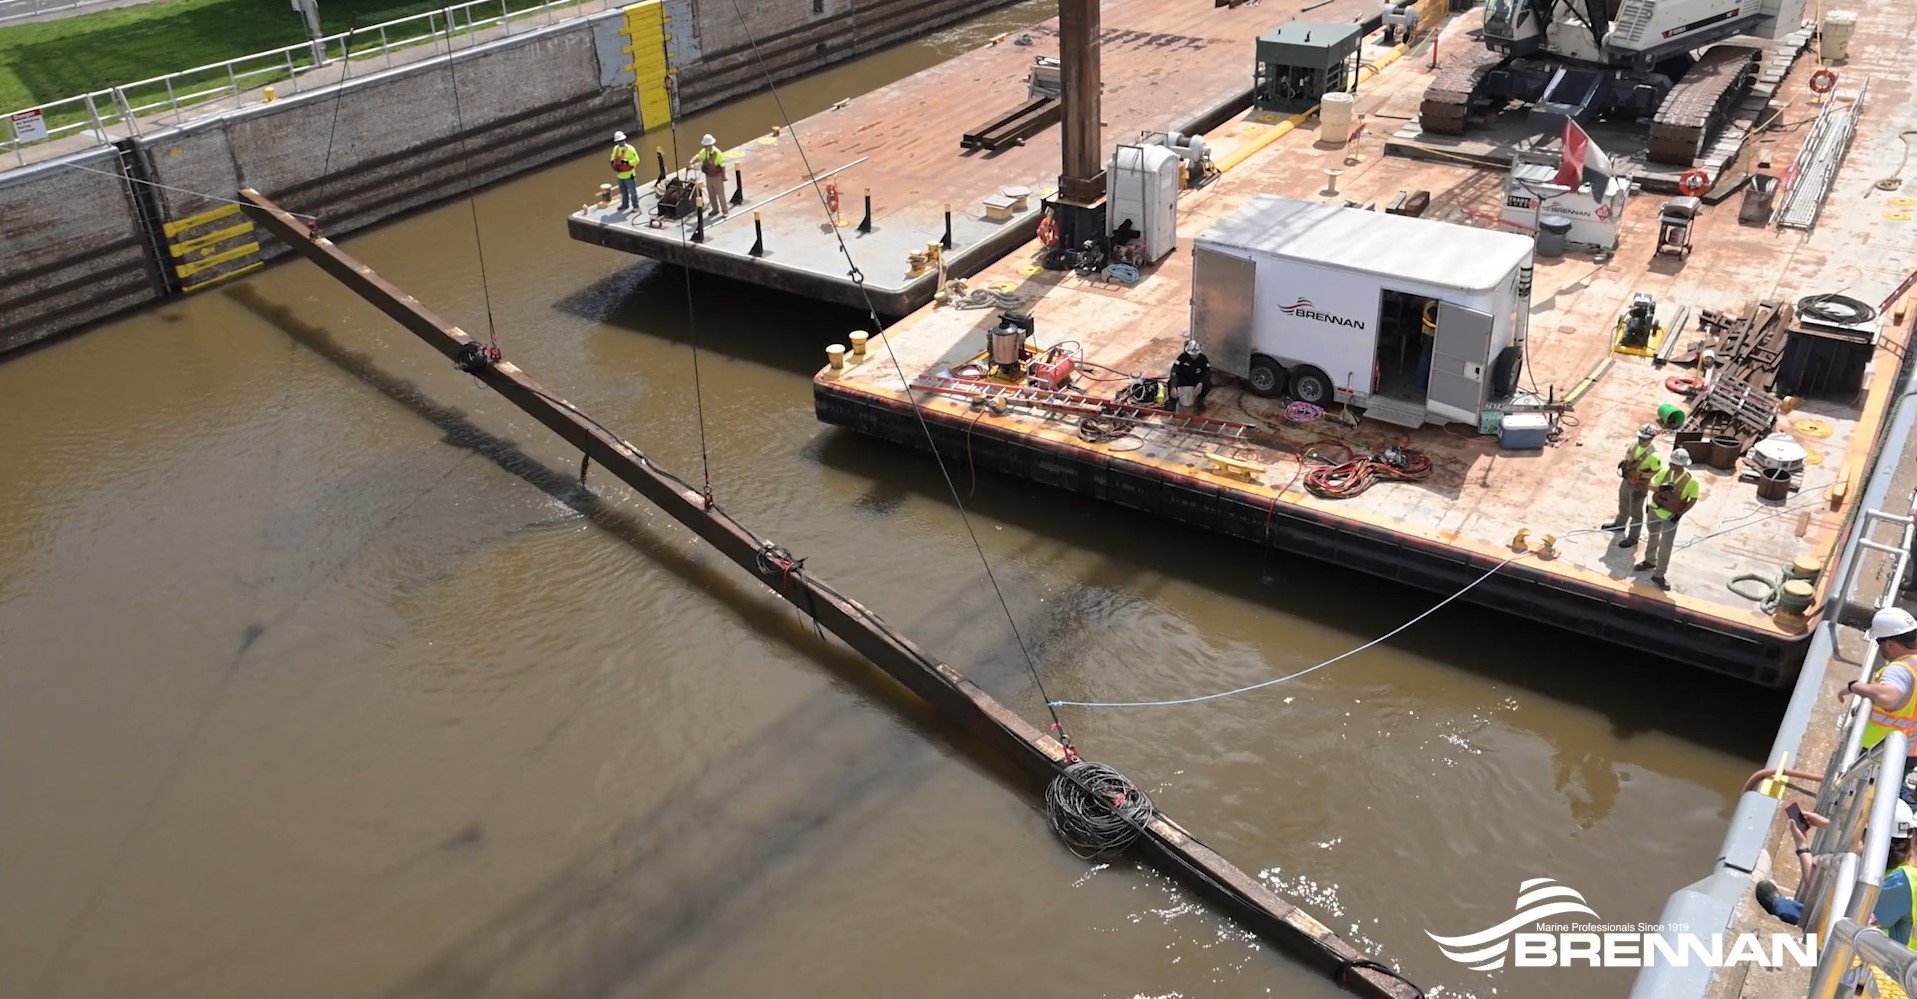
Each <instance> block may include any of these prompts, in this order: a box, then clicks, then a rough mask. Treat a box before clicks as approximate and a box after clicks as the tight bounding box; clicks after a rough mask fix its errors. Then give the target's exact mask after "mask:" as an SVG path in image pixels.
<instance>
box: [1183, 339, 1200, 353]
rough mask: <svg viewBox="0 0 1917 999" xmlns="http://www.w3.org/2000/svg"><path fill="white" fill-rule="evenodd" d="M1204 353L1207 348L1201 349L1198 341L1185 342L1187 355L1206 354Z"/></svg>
mask: <svg viewBox="0 0 1917 999" xmlns="http://www.w3.org/2000/svg"><path fill="white" fill-rule="evenodd" d="M1204 352H1205V348H1203V347H1200V346H1199V345H1198V341H1197V340H1187V341H1185V353H1187V354H1202V353H1204Z"/></svg>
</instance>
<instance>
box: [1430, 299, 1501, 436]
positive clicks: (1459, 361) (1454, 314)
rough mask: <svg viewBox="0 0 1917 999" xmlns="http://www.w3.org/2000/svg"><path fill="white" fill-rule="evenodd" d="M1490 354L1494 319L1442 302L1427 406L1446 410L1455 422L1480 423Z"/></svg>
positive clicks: (1433, 350)
mask: <svg viewBox="0 0 1917 999" xmlns="http://www.w3.org/2000/svg"><path fill="white" fill-rule="evenodd" d="M1490 353H1491V316H1490V315H1489V314H1487V313H1483V312H1479V311H1478V310H1476V309H1467V308H1465V307H1464V306H1462V305H1453V304H1451V303H1450V302H1439V303H1438V335H1437V342H1436V343H1434V344H1432V350H1431V386H1430V389H1429V390H1428V391H1427V393H1426V395H1425V405H1426V406H1427V407H1443V409H1442V410H1440V413H1441V415H1447V416H1449V417H1451V418H1452V419H1456V420H1475V419H1477V414H1478V411H1479V410H1480V409H1481V408H1483V405H1484V378H1485V370H1484V369H1485V366H1486V365H1487V363H1488V357H1489V355H1490ZM1444 410H1449V411H1450V412H1448V413H1445V412H1444Z"/></svg>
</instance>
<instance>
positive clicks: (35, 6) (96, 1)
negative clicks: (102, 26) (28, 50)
mask: <svg viewBox="0 0 1917 999" xmlns="http://www.w3.org/2000/svg"><path fill="white" fill-rule="evenodd" d="M165 2H166V0H87V2H84V3H79V4H75V3H73V0H4V2H0V18H4V20H0V30H5V29H7V28H11V27H14V26H15V25H21V24H39V23H41V22H43V21H64V20H66V19H67V18H69V17H79V16H80V15H82V14H93V13H97V12H99V11H103V10H114V9H116V8H119V7H140V6H144V5H146V4H150V3H165ZM28 11H32V13H28Z"/></svg>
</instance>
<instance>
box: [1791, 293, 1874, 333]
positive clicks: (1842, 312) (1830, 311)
mask: <svg viewBox="0 0 1917 999" xmlns="http://www.w3.org/2000/svg"><path fill="white" fill-rule="evenodd" d="M1797 314H1798V315H1800V316H1808V317H1810V318H1812V319H1815V320H1817V321H1818V322H1821V323H1831V324H1834V325H1837V326H1855V325H1857V324H1858V323H1867V322H1870V321H1871V320H1873V319H1875V318H1877V308H1876V307H1875V306H1873V305H1871V304H1870V303H1868V302H1863V301H1860V300H1858V299H1855V298H1852V297H1850V296H1849V295H1839V294H1836V293H1835V292H1833V293H1831V294H1828V295H1805V296H1804V297H1803V298H1800V299H1798V300H1797Z"/></svg>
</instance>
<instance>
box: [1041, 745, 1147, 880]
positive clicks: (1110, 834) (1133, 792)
mask: <svg viewBox="0 0 1917 999" xmlns="http://www.w3.org/2000/svg"><path fill="white" fill-rule="evenodd" d="M1045 813H1046V815H1047V816H1049V817H1050V818H1051V821H1052V831H1053V832H1056V833H1057V834H1058V838H1059V839H1062V840H1064V841H1065V845H1066V846H1067V847H1070V848H1071V851H1072V852H1073V853H1074V854H1077V855H1078V856H1079V857H1080V858H1082V859H1084V860H1092V859H1096V858H1098V857H1104V856H1108V855H1110V854H1115V853H1118V852H1120V851H1122V850H1124V849H1125V848H1126V847H1128V846H1130V845H1131V844H1132V841H1133V840H1136V839H1137V838H1138V834H1139V832H1140V830H1142V829H1143V828H1144V825H1145V823H1146V822H1149V821H1151V818H1152V816H1153V815H1155V814H1157V810H1156V806H1154V805H1153V804H1152V799H1151V796H1150V795H1148V794H1146V793H1145V792H1143V791H1140V790H1139V789H1138V786H1137V785H1135V784H1133V783H1132V782H1131V779H1130V778H1128V777H1126V776H1125V775H1124V774H1121V773H1119V772H1118V771H1116V770H1113V769H1112V768H1111V767H1108V766H1106V765H1105V764H1103V763H1090V762H1081V763H1074V764H1072V765H1071V766H1068V767H1066V768H1065V769H1064V770H1063V771H1061V772H1060V773H1059V774H1058V776H1056V777H1053V778H1052V782H1051V783H1050V784H1048V785H1046V787H1045Z"/></svg>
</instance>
